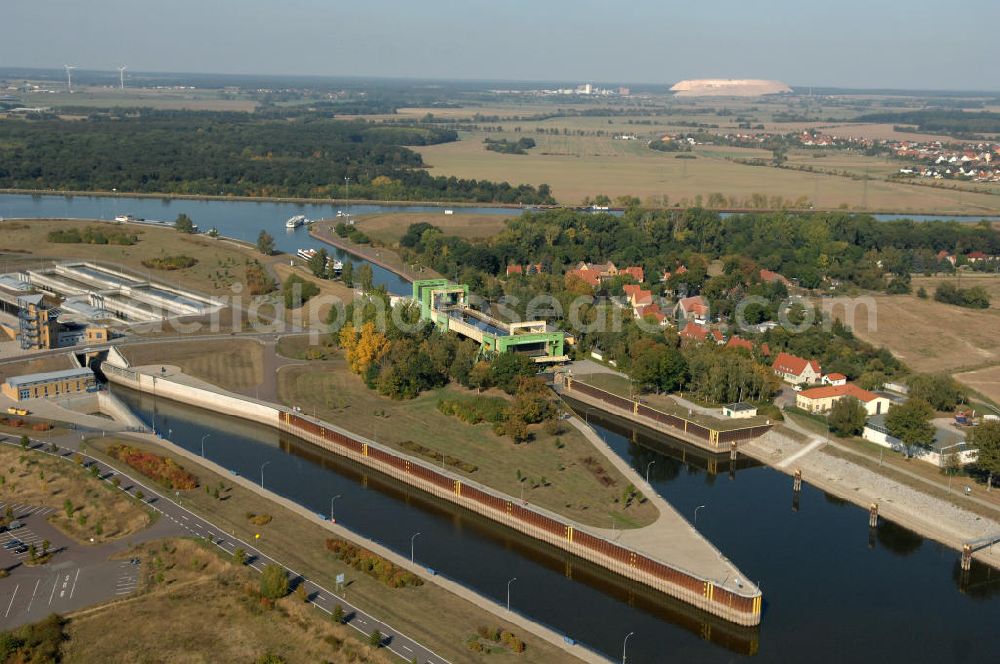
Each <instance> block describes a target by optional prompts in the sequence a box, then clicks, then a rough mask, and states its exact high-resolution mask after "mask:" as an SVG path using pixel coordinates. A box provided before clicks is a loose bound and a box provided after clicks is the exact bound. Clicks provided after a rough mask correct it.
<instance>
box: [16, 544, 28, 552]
mask: <svg viewBox="0 0 1000 664" xmlns="http://www.w3.org/2000/svg"><path fill="white" fill-rule="evenodd" d="M27 552H28V547H26V546H25V545H23V544H22V545H21V546H19V547H17V548H16V549H14V553H17V554H21V553H27Z"/></svg>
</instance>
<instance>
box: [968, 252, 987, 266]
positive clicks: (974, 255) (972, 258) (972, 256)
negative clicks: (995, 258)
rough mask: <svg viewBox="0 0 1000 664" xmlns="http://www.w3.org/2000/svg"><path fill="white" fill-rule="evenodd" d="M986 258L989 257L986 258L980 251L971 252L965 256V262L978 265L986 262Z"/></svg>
mask: <svg viewBox="0 0 1000 664" xmlns="http://www.w3.org/2000/svg"><path fill="white" fill-rule="evenodd" d="M988 258H989V256H987V255H986V254H984V253H983V252H981V251H973V252H971V253H969V254H967V255H966V256H965V260H967V261H969V262H970V263H978V262H979V261H984V260H987V259H988Z"/></svg>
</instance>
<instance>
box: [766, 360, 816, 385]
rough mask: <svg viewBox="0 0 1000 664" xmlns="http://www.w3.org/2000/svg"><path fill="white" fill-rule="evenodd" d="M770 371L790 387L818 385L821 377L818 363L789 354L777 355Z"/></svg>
mask: <svg viewBox="0 0 1000 664" xmlns="http://www.w3.org/2000/svg"><path fill="white" fill-rule="evenodd" d="M771 369H772V370H773V371H774V374H775V375H776V376H778V377H779V378H781V380H783V381H785V382H786V383H791V384H792V385H809V384H812V383H818V382H819V381H820V378H821V377H822V376H823V372H822V370H821V369H820V365H819V362H818V361H816V360H806V359H803V358H801V357H797V356H795V355H792V354H790V353H778V357H776V358H774V363H773V364H771Z"/></svg>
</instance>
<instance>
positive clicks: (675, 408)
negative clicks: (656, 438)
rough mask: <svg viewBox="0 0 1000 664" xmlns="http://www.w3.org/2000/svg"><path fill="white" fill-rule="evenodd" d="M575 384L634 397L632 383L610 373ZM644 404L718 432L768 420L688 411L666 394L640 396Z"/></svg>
mask: <svg viewBox="0 0 1000 664" xmlns="http://www.w3.org/2000/svg"><path fill="white" fill-rule="evenodd" d="M573 382H574V383H576V382H582V383H586V384H588V385H593V386H594V387H596V388H599V389H602V390H605V391H607V392H611V393H612V394H617V395H619V396H623V397H625V398H626V399H628V398H630V397H631V396H633V394H632V392H631V383H630V382H629V379H628V378H625V377H624V376H619V375H617V374H610V373H595V374H587V375H584V376H578V377H574V378H573ZM569 395H570V396H572V395H573V393H572V391H571V392H570V393H569ZM640 399H641V401H642V403H645V404H646V405H647V406H649V407H650V408H654V409H656V410H659V411H662V412H664V413H669V414H670V415H675V416H677V417H683V418H684V419H686V420H690V421H692V422H695V423H697V424H701V425H702V426H706V427H709V428H712V429H716V430H718V431H727V430H729V429H742V428H744V427H752V426H757V425H759V424H765V423H766V422H767V418H766V417H764V416H760V415H758V416H757V417H748V418H746V419H736V420H734V419H728V418H723V417H712V416H711V415H706V414H704V413H700V412H698V411H697V410H691V411H690V412H689V411H688V409H687V408H685V407H683V406H681V405H680V404H678V403H677V402H676V401H674V400H673V399H672V398H671V397H670V396H669V395H666V394H643V395H640Z"/></svg>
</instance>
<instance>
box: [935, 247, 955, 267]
mask: <svg viewBox="0 0 1000 664" xmlns="http://www.w3.org/2000/svg"><path fill="white" fill-rule="evenodd" d="M937 259H938V262H939V263H940V262H942V261H948V262H949V263H951V264H952V265H955V261H956V260H957V259H956V258H955V257H954V256H953V255H951V254H950V253H948V252H947V251H945V250H944V249H942V250H941V251H939V252H937Z"/></svg>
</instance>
